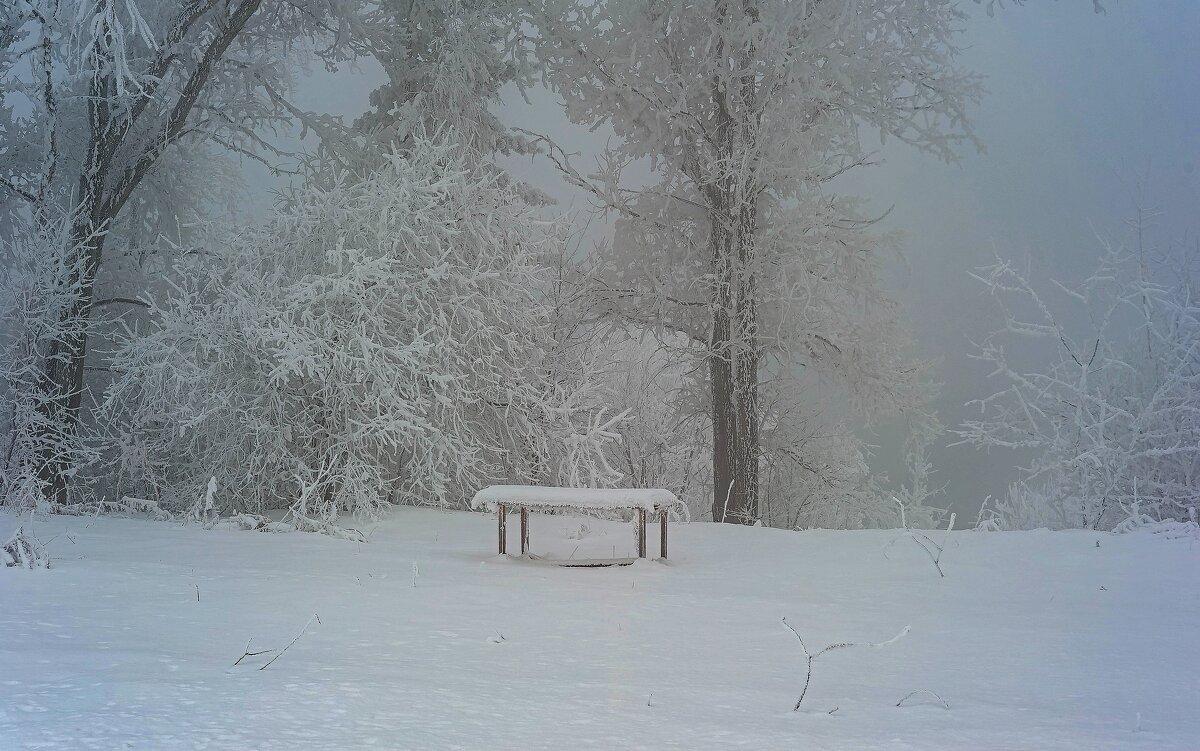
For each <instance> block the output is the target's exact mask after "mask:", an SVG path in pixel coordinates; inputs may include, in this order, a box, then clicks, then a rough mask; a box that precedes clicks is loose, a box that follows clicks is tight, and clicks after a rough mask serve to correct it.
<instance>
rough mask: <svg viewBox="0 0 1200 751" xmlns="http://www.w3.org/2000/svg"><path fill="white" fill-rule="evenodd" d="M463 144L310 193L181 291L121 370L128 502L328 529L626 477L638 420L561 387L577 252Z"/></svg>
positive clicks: (121, 358) (418, 147) (428, 145)
mask: <svg viewBox="0 0 1200 751" xmlns="http://www.w3.org/2000/svg"><path fill="white" fill-rule="evenodd" d="M453 140H454V136H453V134H446V135H445V137H444V138H441V139H436V140H427V139H424V138H421V137H418V138H417V139H416V140H415V141H414V142H413V143H412V148H410V149H408V150H407V151H406V152H405V153H404V154H394V155H392V156H391V157H389V158H388V159H387V160H386V163H385V164H384V165H383V166H382V168H380V169H378V170H376V171H374V172H373V173H372V174H370V175H369V176H367V177H365V178H355V179H353V180H348V181H340V180H336V179H333V180H330V181H329V182H328V184H326V185H324V186H321V185H319V184H317V183H310V184H309V185H307V186H306V187H303V188H301V189H299V190H297V191H296V192H295V193H293V194H292V195H291V196H290V197H289V200H288V201H287V203H286V204H285V205H284V206H282V207H281V208H280V210H279V211H278V212H277V214H276V215H275V217H274V218H273V219H272V220H271V222H270V223H268V224H267V225H266V226H265V227H263V228H262V229H260V230H256V231H252V232H248V233H244V234H242V235H240V236H239V237H237V238H235V239H233V240H232V241H231V244H230V245H229V247H228V248H227V249H226V250H225V252H224V254H223V258H222V261H223V262H222V263H221V264H219V265H217V266H215V267H210V269H209V270H207V271H196V270H190V269H189V270H186V271H185V273H182V274H180V281H179V283H178V289H177V292H176V293H175V294H174V295H171V296H170V298H169V299H168V300H167V301H166V302H164V303H162V304H161V305H159V306H156V309H155V310H154V314H155V320H156V324H155V327H154V330H152V331H149V332H143V333H142V334H141V335H139V336H136V337H131V338H130V340H129V341H128V343H127V345H126V346H125V347H124V348H123V350H122V351H121V352H120V353H118V355H117V356H116V357H115V358H114V367H115V368H117V369H118V370H120V371H121V373H122V374H123V375H122V376H121V377H120V378H118V379H117V381H116V382H115V383H114V384H113V386H112V388H111V389H110V391H109V393H108V394H107V403H108V404H109V405H110V408H111V410H112V415H113V419H114V422H116V423H119V425H120V429H119V430H118V431H117V432H118V435H119V436H121V437H120V439H119V449H120V456H119V459H118V461H119V463H120V466H121V475H122V476H121V488H120V489H119V490H120V492H127V493H133V494H140V495H142V496H143V497H148V498H150V499H151V500H154V501H157V502H158V503H159V504H160V505H162V506H164V507H166V508H168V509H170V510H175V511H189V510H191V511H192V513H193V514H194V515H203V514H205V513H210V510H209V509H210V507H211V511H213V512H253V513H261V512H262V511H263V510H265V509H270V508H276V507H280V506H282V507H286V508H288V509H289V510H290V517H291V521H292V522H293V523H295V524H296V525H298V526H300V527H301V528H306V529H323V530H328V529H331V527H330V525H331V523H332V522H333V520H334V519H335V518H336V516H337V515H338V514H339V513H341V512H345V511H349V512H354V513H358V514H367V515H370V514H374V513H376V512H377V511H379V510H380V509H381V508H382V507H383V506H384V505H385V504H387V503H420V504H440V505H457V504H461V503H463V502H464V501H465V499H466V498H469V495H470V493H472V492H474V490H476V489H477V488H478V487H480V486H482V485H485V484H487V483H489V482H496V481H504V480H509V481H519V482H536V483H549V484H570V485H591V486H603V485H609V484H612V483H613V482H615V481H616V480H617V479H619V477H620V475H619V474H618V473H617V472H616V471H614V470H613V469H612V468H611V467H609V466H608V465H607V463H606V462H605V458H604V444H606V443H607V442H609V441H611V440H614V439H615V438H616V432H615V430H616V428H617V427H618V426H619V424H620V423H621V422H622V421H623V419H624V416H623V415H621V414H619V413H618V414H612V413H610V412H605V410H604V408H603V405H604V402H605V399H604V396H603V391H602V389H601V387H600V385H599V384H598V383H596V382H595V381H591V382H589V381H578V380H576V381H564V380H556V379H553V378H547V373H559V372H572V369H571V368H565V367H563V365H562V363H560V362H556V361H555V360H554V358H555V357H556V356H558V355H559V354H560V352H559V351H558V350H557V348H556V347H555V346H554V331H553V330H552V327H551V323H552V321H551V315H550V309H549V308H548V307H547V306H546V305H545V304H544V299H543V298H542V296H541V295H540V294H539V290H543V289H545V285H546V284H547V282H548V279H547V270H548V266H547V263H546V261H547V257H548V256H551V255H553V254H554V253H555V252H556V249H557V246H558V244H559V243H560V242H561V237H560V236H559V234H558V233H557V231H556V228H555V226H554V225H553V224H551V225H547V224H546V223H544V222H539V221H537V220H535V219H534V218H533V214H532V212H531V210H530V207H529V206H528V205H527V204H525V203H524V201H523V200H522V197H521V195H520V192H519V190H517V189H516V188H515V187H513V186H511V185H509V184H507V183H506V182H505V181H504V180H502V179H501V177H500V176H499V175H497V174H495V172H494V171H491V170H487V169H485V168H483V167H479V166H472V165H471V164H470V163H469V160H468V159H467V158H466V157H465V155H464V150H463V149H461V148H460V147H458V146H456V145H454V144H452V143H450V142H451V141H453ZM181 263H186V259H185V260H182V261H181ZM575 370H576V371H578V370H582V369H575ZM210 483H211V486H210ZM210 488H215V490H213V489H210Z"/></svg>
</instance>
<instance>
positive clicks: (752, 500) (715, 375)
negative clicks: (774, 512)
mask: <svg viewBox="0 0 1200 751" xmlns="http://www.w3.org/2000/svg"><path fill="white" fill-rule="evenodd" d="M730 205H736V204H734V202H732V201H730V202H729V203H723V204H722V205H721V208H724V207H725V206H730ZM730 218H734V221H733V222H729V221H728V220H729V219H730ZM754 221H755V211H754V207H753V206H749V205H745V204H744V203H743V205H742V206H740V207H738V208H737V209H736V216H735V217H730V212H728V211H721V212H720V213H718V214H717V220H716V221H714V222H713V227H712V237H711V240H710V242H711V244H712V264H713V275H714V301H713V302H714V305H713V321H712V341H711V347H710V353H709V358H710V359H709V374H710V379H711V387H712V422H713V521H717V522H735V523H741V524H750V523H752V522H753V521H754V520H755V519H756V518H757V516H758V469H759V468H758V458H759V453H760V451H759V424H758V362H759V355H758V328H757V325H758V324H757V314H758V307H757V301H756V300H755V293H756V291H757V290H756V285H755V280H754V273H753V249H754V245H753V243H754ZM730 224H732V225H733V231H732V232H731V231H730V229H729V225H730Z"/></svg>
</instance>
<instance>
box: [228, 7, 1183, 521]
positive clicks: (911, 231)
mask: <svg viewBox="0 0 1200 751" xmlns="http://www.w3.org/2000/svg"><path fill="white" fill-rule="evenodd" d="M1104 5H1105V13H1104V14H1096V13H1094V12H1093V8H1092V3H1091V2H1085V1H1084V0H1058V2H1041V3H1036V4H1035V3H1030V4H1029V5H1026V6H1023V7H1013V6H1011V5H1009V6H1008V7H1003V8H998V9H997V10H996V12H995V13H994V15H992V16H989V15H988V13H987V12H986V8H985V7H982V6H979V5H975V4H972V3H964V5H963V8H964V10H965V11H966V12H967V13H968V20H967V23H966V25H965V33H964V34H963V36H962V37H961V39H960V42H961V44H962V46H963V48H964V49H963V52H962V54H961V56H960V58H959V63H960V65H962V66H964V67H966V68H968V69H970V70H972V71H974V72H975V73H978V74H980V75H983V76H984V77H985V78H986V82H985V88H986V89H987V93H986V95H985V97H984V99H983V101H982V102H981V103H980V104H979V105H978V106H976V107H975V109H974V113H973V114H974V123H975V127H976V133H977V135H978V136H979V138H980V139H981V140H982V142H983V144H984V147H985V151H984V152H982V153H979V152H976V151H975V150H974V149H971V150H966V151H963V152H962V153H961V154H960V159H959V161H958V163H956V164H946V163H944V162H941V161H940V160H938V159H936V158H935V157H933V156H930V155H927V154H922V153H919V152H917V151H916V150H915V149H913V148H911V147H908V146H905V145H904V144H897V143H883V144H878V143H877V144H876V147H877V149H878V158H877V161H878V162H879V163H878V164H877V165H875V166H871V167H867V168H864V169H860V170H858V171H857V172H853V173H851V174H848V175H846V176H845V177H843V178H841V179H840V181H839V182H838V183H837V184H835V186H834V189H835V190H836V191H837V192H840V193H844V194H848V195H855V196H860V197H862V198H864V199H866V200H867V201H868V202H869V203H868V205H869V207H870V210H869V211H868V213H869V214H871V215H874V216H879V215H883V214H885V213H886V217H885V218H884V219H883V220H882V221H881V222H880V223H879V224H878V225H877V226H876V229H878V230H880V231H884V232H896V233H899V235H900V242H899V249H900V251H901V254H900V257H898V258H896V259H894V261H893V262H892V263H891V264H890V265H889V271H888V274H887V275H886V276H885V277H884V281H885V283H886V284H887V286H888V288H889V291H890V293H891V294H892V295H893V296H894V297H895V298H896V299H897V300H898V301H899V302H900V303H901V304H902V306H903V310H904V312H905V315H906V317H907V322H908V324H909V325H910V327H911V329H912V331H913V335H914V340H915V345H916V347H917V354H918V355H919V356H921V357H922V358H924V359H927V360H929V361H931V362H932V363H933V364H932V367H931V369H930V372H931V375H932V377H933V379H934V380H936V381H937V382H938V383H939V384H941V388H940V391H939V394H938V397H937V399H936V400H935V401H934V402H933V403H932V404H931V405H930V407H931V408H932V409H934V410H935V411H936V412H937V414H938V416H939V417H940V419H941V420H942V422H944V423H945V424H946V426H947V428H948V429H953V428H954V427H956V426H957V425H958V424H959V423H960V422H961V421H962V420H963V419H964V418H966V417H967V416H968V414H969V410H968V408H967V406H966V403H967V402H969V401H970V400H972V399H979V398H982V397H985V396H988V395H990V394H991V393H992V392H993V391H995V390H998V388H999V386H997V387H996V388H991V385H992V384H990V383H989V381H988V378H987V375H988V370H989V369H988V366H987V364H985V363H981V362H977V361H975V360H973V359H972V358H971V357H970V354H971V352H972V349H973V348H972V345H971V342H972V341H979V340H981V339H982V338H983V337H985V336H986V335H987V334H988V333H989V332H990V331H992V330H993V329H994V328H995V327H996V326H997V325H998V317H997V312H998V309H997V307H996V306H995V305H994V304H993V303H992V301H991V300H990V299H989V298H988V297H987V295H986V294H984V291H983V287H982V285H980V284H978V283H977V282H975V281H974V280H972V279H971V278H970V276H969V273H970V272H971V271H973V270H975V269H978V268H979V267H981V266H984V265H987V264H989V263H991V262H992V261H993V259H994V258H995V257H996V255H1000V256H1003V257H1005V258H1009V259H1012V260H1014V261H1018V262H1020V264H1021V265H1027V266H1028V268H1030V269H1031V270H1032V272H1033V277H1032V278H1034V279H1035V280H1039V279H1040V280H1045V279H1048V278H1054V279H1057V280H1059V281H1061V282H1063V283H1064V284H1066V285H1067V286H1071V285H1072V283H1075V282H1079V281H1081V280H1082V279H1083V278H1085V277H1086V276H1087V275H1088V273H1089V272H1090V271H1091V270H1092V269H1093V268H1094V266H1095V263H1096V262H1097V260H1098V259H1099V257H1100V254H1101V253H1102V251H1103V247H1102V241H1108V242H1112V243H1114V244H1119V243H1123V242H1124V243H1128V242H1131V241H1132V238H1131V228H1130V226H1129V223H1130V221H1131V220H1132V219H1134V218H1136V216H1137V213H1138V208H1139V207H1140V208H1141V209H1142V212H1143V216H1144V217H1145V219H1146V222H1145V226H1146V232H1145V233H1144V242H1145V243H1146V246H1147V248H1148V249H1150V250H1159V251H1162V252H1180V251H1181V250H1182V249H1183V248H1186V247H1192V246H1194V245H1195V243H1196V241H1197V240H1196V238H1197V231H1198V230H1200V223H1198V222H1197V221H1196V219H1197V209H1198V207H1200V175H1198V174H1197V166H1198V162H1200V128H1198V126H1200V86H1198V85H1197V76H1198V75H1200V3H1196V2H1194V1H1193V0H1155V2H1145V1H1144V0H1143V1H1141V2H1139V1H1138V0H1120V1H1117V0H1110V1H1109V2H1106V3H1105V4H1104ZM384 80H385V77H384V75H383V72H382V69H380V68H379V67H378V66H377V65H376V64H375V63H374V62H373V61H370V60H366V61H364V62H363V63H360V64H358V65H355V66H353V67H350V66H347V67H344V68H343V69H341V70H339V71H337V72H335V73H330V72H327V71H324V70H313V71H310V72H308V74H307V77H306V78H304V79H303V80H302V81H301V82H300V87H299V96H298V104H300V105H301V106H303V107H306V108H308V109H311V110H314V111H326V112H331V113H334V114H338V115H341V116H343V117H344V118H346V119H347V120H352V119H353V118H355V117H357V116H358V115H359V114H361V113H362V112H363V111H365V110H366V109H367V106H368V96H369V94H370V92H371V91H372V90H373V89H374V88H376V87H377V86H378V85H380V84H381V83H383V81H384ZM498 112H499V114H500V115H501V118H502V119H503V120H504V121H505V122H506V123H508V124H510V125H515V126H518V127H522V128H527V129H529V130H532V131H536V132H539V133H544V134H547V135H549V136H551V137H552V138H553V139H554V140H555V141H557V142H558V143H559V144H560V145H562V146H563V147H564V149H566V151H567V152H569V153H573V157H572V159H573V162H574V163H575V164H576V165H577V166H578V167H580V168H581V171H584V172H586V171H587V169H588V168H589V167H590V166H591V165H592V164H594V161H593V158H594V156H595V155H596V154H597V153H599V151H600V150H602V149H603V148H604V145H605V143H606V141H607V140H608V139H611V138H614V136H613V135H612V133H611V132H610V131H608V130H607V129H606V128H602V129H599V130H597V131H595V132H592V131H590V130H588V129H587V128H585V127H580V126H575V125H572V124H571V123H570V122H569V121H568V120H567V118H566V115H565V113H564V112H563V109H562V107H561V106H560V104H559V102H558V100H557V97H556V96H555V95H554V94H552V93H551V92H549V91H546V90H544V89H533V90H530V91H527V92H525V95H524V96H522V93H521V92H519V91H517V90H516V89H515V88H510V89H509V90H506V91H505V95H504V102H503V104H502V106H501V107H500V108H499V110H498ZM297 137H298V136H297ZM866 140H867V141H870V136H869V134H868V136H867V139H866ZM502 163H503V164H504V166H506V167H507V168H509V169H511V170H512V171H513V173H514V174H516V175H517V176H519V177H520V178H522V179H525V180H527V181H528V182H530V183H532V184H534V185H536V186H537V187H539V188H541V189H542V190H543V191H545V192H546V193H547V194H549V195H551V196H553V197H555V198H556V199H557V200H558V202H559V203H558V208H559V209H567V210H574V211H575V212H576V213H577V216H578V218H579V220H580V221H581V222H585V221H587V219H588V217H587V214H588V212H589V211H590V210H591V204H590V202H589V201H588V198H587V197H586V196H585V195H584V194H582V193H581V192H580V191H578V190H577V189H575V188H573V187H571V186H569V185H567V184H566V183H564V182H563V181H562V180H560V179H559V177H558V174H557V172H556V171H555V169H554V167H553V165H552V164H550V163H549V161H548V160H546V159H544V158H536V157H535V158H533V159H529V158H522V159H508V160H503V161H502ZM242 166H243V167H244V169H245V171H246V175H247V181H248V183H249V186H248V187H249V195H248V196H247V198H248V201H247V210H248V213H249V215H250V216H251V217H252V218H253V217H255V216H263V215H265V212H266V210H267V209H269V208H270V206H271V203H272V200H273V196H274V194H275V192H276V191H277V190H278V189H279V188H280V187H282V186H281V185H280V183H279V181H278V180H277V179H276V178H273V177H271V176H270V175H269V174H268V173H267V171H266V170H265V169H264V168H262V167H261V165H258V164H256V163H254V162H251V161H249V160H243V162H242ZM628 175H629V176H634V173H633V172H632V170H631V171H630V172H629V173H628ZM610 230H611V225H610V224H609V223H608V222H607V221H605V220H604V218H603V217H597V218H595V219H593V220H592V221H591V223H590V224H589V225H588V227H587V232H586V235H585V237H584V239H583V242H584V243H585V246H586V244H587V243H595V242H599V241H603V240H604V239H606V238H607V236H608V233H609V231H610ZM904 435H905V425H904V423H903V421H902V420H898V421H892V422H890V423H885V424H882V425H878V426H875V428H874V429H873V431H872V432H871V434H870V435H868V436H867V440H868V442H869V443H870V444H872V445H873V446H874V456H873V457H872V459H871V463H872V466H873V467H874V468H876V469H877V470H879V471H882V472H884V473H886V474H888V475H889V476H890V477H891V479H892V481H893V483H895V482H898V481H900V480H902V479H903V477H904V473H903V446H902V444H903V440H904ZM954 440H955V437H954V436H953V435H952V434H947V435H944V436H943V437H942V439H941V440H940V441H939V442H938V444H937V445H936V446H935V447H934V449H933V451H932V452H931V458H932V461H933V464H934V468H935V470H936V474H935V475H934V478H933V479H934V481H935V484H944V485H945V493H944V495H942V496H941V497H939V498H935V499H931V500H930V502H931V503H932V504H933V505H935V506H943V507H946V506H948V507H949V508H951V509H952V510H954V511H956V512H958V514H959V519H960V521H959V525H960V526H970V525H972V524H973V523H974V519H975V515H976V513H977V512H978V509H979V505H980V503H981V502H982V501H983V499H984V498H985V497H986V496H988V495H992V496H998V495H1001V494H1003V492H1004V490H1005V488H1006V487H1007V485H1008V484H1009V483H1010V482H1012V481H1013V480H1015V479H1016V476H1017V475H1016V467H1017V465H1018V464H1019V462H1020V461H1021V457H1020V456H1019V455H1018V454H1016V453H1013V452H993V453H986V452H983V451H978V450H976V449H974V448H971V447H968V446H952V445H950V444H952V443H953V442H954Z"/></svg>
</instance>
